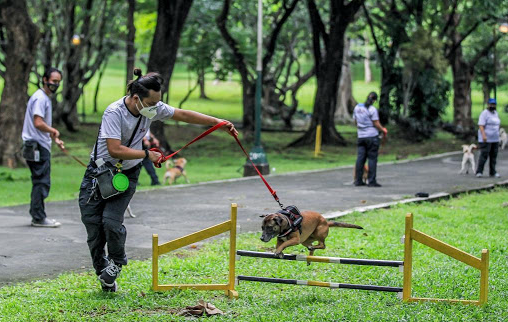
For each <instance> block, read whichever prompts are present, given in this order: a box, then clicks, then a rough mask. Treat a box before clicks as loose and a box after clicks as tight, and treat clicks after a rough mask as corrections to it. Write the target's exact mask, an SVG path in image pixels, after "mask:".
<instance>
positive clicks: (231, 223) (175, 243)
mask: <svg viewBox="0 0 508 322" xmlns="http://www.w3.org/2000/svg"><path fill="white" fill-rule="evenodd" d="M236 217H237V205H236V203H233V204H231V219H230V220H228V221H225V222H223V223H221V224H218V225H215V226H212V227H209V228H206V229H203V230H201V231H198V232H195V233H193V234H189V235H187V236H184V237H181V238H177V239H175V240H172V241H169V242H167V243H164V244H162V245H159V236H158V235H157V234H153V235H152V289H153V290H154V291H166V290H172V289H195V290H223V291H224V292H225V293H226V295H227V296H228V297H229V298H238V292H237V291H235V260H236V258H235V250H236ZM227 231H229V274H228V277H229V280H228V283H227V284H168V285H160V284H159V256H160V255H162V254H166V253H169V252H171V251H173V250H176V249H178V248H182V247H185V246H187V245H190V244H193V243H197V242H199V241H202V240H203V239H207V238H210V237H214V236H217V235H219V234H222V233H225V232H227Z"/></svg>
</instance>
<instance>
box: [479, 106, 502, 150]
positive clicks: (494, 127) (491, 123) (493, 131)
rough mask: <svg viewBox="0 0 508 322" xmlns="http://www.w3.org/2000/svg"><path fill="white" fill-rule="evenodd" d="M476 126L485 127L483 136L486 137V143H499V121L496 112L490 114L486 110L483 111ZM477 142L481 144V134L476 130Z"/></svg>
mask: <svg viewBox="0 0 508 322" xmlns="http://www.w3.org/2000/svg"><path fill="white" fill-rule="evenodd" d="M478 125H483V126H484V127H485V134H486V135H487V143H491V142H492V143H493V142H499V127H500V125H501V120H500V119H499V115H498V114H497V111H494V112H491V111H489V110H488V109H486V110H483V112H482V113H481V114H480V119H479V120H478ZM478 142H480V143H483V138H482V132H481V131H480V129H478Z"/></svg>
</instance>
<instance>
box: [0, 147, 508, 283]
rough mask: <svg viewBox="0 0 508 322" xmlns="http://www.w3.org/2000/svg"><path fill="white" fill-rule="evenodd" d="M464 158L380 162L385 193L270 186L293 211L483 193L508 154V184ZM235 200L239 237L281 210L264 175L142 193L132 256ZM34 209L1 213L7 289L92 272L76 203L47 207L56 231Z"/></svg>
mask: <svg viewBox="0 0 508 322" xmlns="http://www.w3.org/2000/svg"><path fill="white" fill-rule="evenodd" d="M461 158H462V154H460V153H451V154H447V155H445V156H441V157H437V158H428V159H426V160H419V161H411V162H402V163H398V164H381V165H379V168H378V181H379V182H380V183H382V184H383V187H382V188H366V187H354V186H352V185H351V177H352V168H351V167H343V168H336V169H330V170H321V171H309V172H304V173H293V174H286V175H274V176H269V177H268V178H267V180H268V181H269V183H270V184H271V185H272V186H273V187H274V188H275V189H276V190H277V192H278V195H279V197H280V198H281V201H282V202H283V203H284V204H286V205H290V204H296V205H297V206H298V207H299V208H300V209H302V210H304V209H311V210H316V211H319V212H322V213H334V212H337V211H341V210H346V209H350V208H353V207H358V206H364V205H372V204H378V203H383V202H390V201H394V200H400V199H404V198H407V197H412V196H414V194H415V193H416V192H420V191H424V192H429V193H436V192H443V191H445V192H454V191H459V190H463V189H466V188H474V187H481V186H485V185H488V184H491V183H494V182H500V181H502V180H504V179H506V177H507V176H508V150H505V151H502V152H501V153H500V155H499V157H498V171H499V172H500V173H501V174H502V175H504V177H505V178H501V179H497V180H496V179H493V178H489V177H487V178H482V179H478V178H475V177H474V176H473V175H471V174H470V175H467V176H464V175H459V174H458V171H459V169H460V162H461ZM487 168H488V167H487ZM485 173H488V172H487V171H485ZM191 175H192V174H191ZM362 201H364V203H362ZM365 201H366V202H365ZM232 202H236V203H237V204H238V206H239V211H238V224H239V231H240V232H246V231H260V225H261V220H260V218H259V217H258V215H260V214H263V213H268V212H273V211H276V210H278V206H277V204H276V203H275V202H274V201H273V198H272V197H271V196H270V194H269V192H268V191H267V190H266V188H265V186H264V185H263V183H262V182H261V180H260V179H259V178H257V177H253V178H243V179H238V180H228V181H221V182H212V183H206V184H196V185H187V186H173V187H167V188H163V189H157V190H151V191H140V192H137V193H136V195H135V196H134V198H133V200H132V202H131V206H132V209H133V211H134V213H135V214H136V216H137V217H136V218H126V220H125V225H126V227H127V231H128V236H127V254H128V256H129V258H130V259H146V258H149V257H150V252H151V236H152V233H158V234H159V241H160V242H164V241H168V240H171V239H174V238H177V237H181V236H183V235H186V234H188V233H192V232H195V231H197V230H199V229H202V228H206V227H208V226H211V225H214V224H217V223H220V222H222V221H225V220H227V219H228V218H229V208H230V204H231V203H232ZM28 208H29V206H28V205H22V206H16V207H7V208H0V222H1V223H2V224H1V226H0V286H1V285H5V284H8V283H13V282H18V281H24V280H33V279H37V278H44V277H53V276H56V275H58V274H59V273H61V272H65V271H71V270H74V271H83V270H85V269H90V268H91V259H90V256H89V253H88V247H87V245H86V232H85V228H84V226H83V224H82V223H81V221H80V214H79V209H78V205H77V201H76V200H72V201H63V202H52V203H48V204H47V205H46V210H47V213H48V214H50V216H51V218H56V219H58V220H59V221H61V222H62V227H60V228H57V229H40V228H32V227H30V226H29V224H30V217H29V215H28Z"/></svg>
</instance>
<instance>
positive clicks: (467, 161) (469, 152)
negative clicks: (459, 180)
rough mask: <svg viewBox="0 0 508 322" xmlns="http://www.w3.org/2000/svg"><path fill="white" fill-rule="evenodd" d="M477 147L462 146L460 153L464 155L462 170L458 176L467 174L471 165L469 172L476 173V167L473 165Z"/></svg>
mask: <svg viewBox="0 0 508 322" xmlns="http://www.w3.org/2000/svg"><path fill="white" fill-rule="evenodd" d="M477 148H478V147H477V146H476V144H470V145H467V144H464V145H463V146H462V153H464V155H463V156H462V168H461V169H460V172H459V174H464V173H465V174H468V173H469V165H471V170H472V172H473V173H474V172H475V171H476V166H475V163H474V150H476V149H477Z"/></svg>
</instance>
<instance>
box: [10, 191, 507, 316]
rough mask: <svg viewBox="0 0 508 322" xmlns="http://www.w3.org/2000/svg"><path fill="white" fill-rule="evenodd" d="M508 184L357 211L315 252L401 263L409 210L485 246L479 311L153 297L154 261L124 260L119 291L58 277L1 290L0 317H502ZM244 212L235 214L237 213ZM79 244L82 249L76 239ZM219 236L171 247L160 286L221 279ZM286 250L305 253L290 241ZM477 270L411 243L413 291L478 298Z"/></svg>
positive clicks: (329, 272)
mask: <svg viewBox="0 0 508 322" xmlns="http://www.w3.org/2000/svg"><path fill="white" fill-rule="evenodd" d="M507 193H508V190H506V189H496V190H494V191H493V192H485V193H479V194H471V195H461V196H459V197H458V198H456V199H452V200H448V201H441V202H436V203H422V204H406V205H400V206H396V207H394V208H392V209H388V210H377V211H374V212H367V213H362V214H360V213H354V214H351V215H348V216H347V217H345V218H342V219H341V220H342V221H347V222H350V223H355V224H359V225H361V226H363V227H364V228H365V230H363V231H358V230H353V229H335V228H332V231H331V232H330V235H329V236H328V238H327V249H326V250H323V251H317V252H316V255H322V256H341V257H353V258H375V259H393V260H402V259H403V245H402V244H400V242H399V240H400V237H401V236H402V235H403V234H404V216H405V214H406V213H408V212H412V213H414V215H415V217H414V227H415V229H417V230H420V231H423V232H425V233H427V234H429V235H431V236H433V237H436V238H438V239H440V240H442V241H444V242H446V243H449V244H451V245H453V246H455V247H458V248H460V249H462V250H464V251H466V252H468V253H470V254H472V255H474V256H479V255H480V253H481V250H482V249H484V248H487V249H489V251H490V275H489V301H488V304H487V305H485V306H483V307H478V306H464V305H457V304H455V305H453V304H446V303H439V304H436V303H425V304H404V303H402V302H401V301H400V300H399V299H397V297H396V295H395V294H393V293H378V292H368V291H358V290H330V289H327V288H317V287H304V286H293V285H278V284H264V283H253V282H242V283H241V284H240V285H239V286H237V288H236V289H237V291H238V292H239V295H240V298H239V299H238V300H228V299H227V298H226V297H225V296H224V295H223V293H222V292H219V291H211V292H203V291H190V290H187V291H178V290H173V291H168V292H160V293H154V292H152V291H151V290H150V287H151V262H150V261H149V260H147V261H131V262H130V263H129V265H128V266H126V267H124V269H123V271H122V275H121V276H120V278H119V284H120V290H119V292H118V293H116V294H103V293H102V292H101V291H100V290H99V286H98V282H97V281H96V278H95V277H94V274H93V273H92V272H91V271H90V272H84V273H65V274H62V275H60V276H59V277H58V278H56V279H54V280H41V281H36V282H31V283H22V284H18V285H15V286H5V287H3V288H0V320H1V321H185V320H186V319H185V318H183V317H179V316H176V315H172V313H171V312H175V311H176V310H178V309H180V308H183V307H185V306H189V305H195V304H196V303H197V301H198V300H199V299H204V300H205V301H207V302H211V303H213V304H214V305H216V306H217V307H218V308H219V309H221V310H223V311H224V312H225V315H224V316H222V317H220V316H219V317H211V318H210V319H211V320H212V321H231V320H234V321H288V320H289V321H504V320H505V318H506V316H507V314H508V301H506V297H507V296H508V290H507V288H506V285H508V269H507V266H506V262H507V256H508V255H507V254H508V248H507V245H508V237H507V234H506V226H507V225H508V217H507V216H506V210H505V209H506V208H503V206H502V204H503V202H505V201H506V196H507ZM240 211H241V210H240ZM237 242H238V249H247V250H257V251H270V250H272V249H273V248H272V247H273V246H274V244H275V241H271V242H270V243H268V244H264V243H262V242H261V241H260V240H259V233H249V234H242V235H240V236H239V237H238V239H237ZM83 247H86V246H85V245H83ZM227 252H228V241H227V239H226V238H224V239H220V240H215V241H212V242H209V243H204V244H202V245H198V247H197V248H186V249H181V250H177V251H175V252H173V253H171V254H169V255H164V256H162V257H161V260H160V273H159V274H160V283H225V282H226V281H227V264H226V263H227ZM286 253H306V251H305V249H304V248H303V246H295V247H292V248H291V249H290V250H288V251H287V252H286ZM236 273H237V275H255V276H264V277H279V278H297V279H303V280H318V281H333V282H342V283H361V284H374V285H388V286H399V287H400V286H402V273H400V272H399V271H398V269H396V268H380V267H358V266H347V265H342V266H340V265H333V264H320V263H313V264H312V265H310V266H307V265H306V264H305V263H302V262H290V261H274V260H269V259H253V258H242V260H241V261H238V262H237V271H236ZM479 275H480V274H479V271H477V270H475V269H472V268H470V267H468V266H466V265H465V264H462V263H461V262H458V261H456V260H453V259H451V258H449V257H446V256H444V255H442V254H440V253H437V252H436V251H433V250H431V249H430V248H427V247H425V246H423V245H420V244H418V243H415V244H414V255H413V293H412V295H413V296H418V297H439V298H458V299H477V298H478V295H479Z"/></svg>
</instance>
